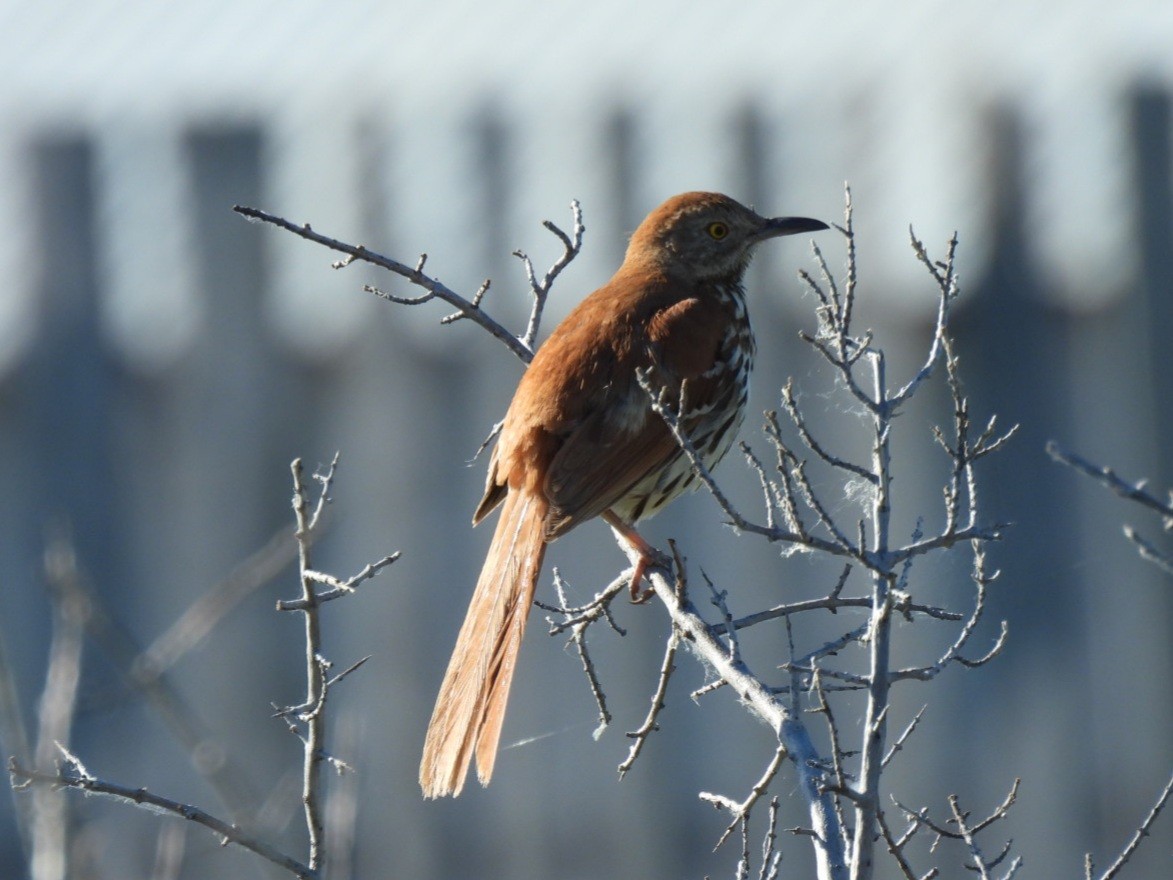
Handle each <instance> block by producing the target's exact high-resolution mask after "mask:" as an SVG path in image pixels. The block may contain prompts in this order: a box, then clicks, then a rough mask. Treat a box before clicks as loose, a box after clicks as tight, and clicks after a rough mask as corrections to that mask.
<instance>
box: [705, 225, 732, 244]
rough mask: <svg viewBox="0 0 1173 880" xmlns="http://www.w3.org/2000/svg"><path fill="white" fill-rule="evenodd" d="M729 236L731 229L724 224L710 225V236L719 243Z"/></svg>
mask: <svg viewBox="0 0 1173 880" xmlns="http://www.w3.org/2000/svg"><path fill="white" fill-rule="evenodd" d="M728 234H729V227H728V226H726V225H725V224H724V223H710V224H709V235H710V236H711V237H712V238H714V239H715V240H717V241H720V240H721V239H723V238H724V237H725V236H727V235H728Z"/></svg>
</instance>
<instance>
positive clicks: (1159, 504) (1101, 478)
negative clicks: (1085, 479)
mask: <svg viewBox="0 0 1173 880" xmlns="http://www.w3.org/2000/svg"><path fill="white" fill-rule="evenodd" d="M1047 455H1049V456H1051V458H1053V459H1054V460H1055V461H1057V462H1059V463H1060V464H1065V465H1067V466H1068V467H1069V468H1074V469H1075V470H1077V471H1081V472H1082V473H1085V474H1087V475H1088V476H1089V477H1091V478H1092V479H1093V480H1095V481H1096V482H1097V483H1099V484H1100V485H1101V486H1104V487H1106V488H1108V489H1110V490H1112V491H1113V492H1114V493H1116V494H1117V495H1119V496H1120V497H1121V498H1127V499H1128V500H1129V501H1135V502H1136V503H1137V504H1139V505H1141V506H1142V507H1147V508H1149V509H1150V510H1155V511H1156V512H1157V513H1159V514H1160V515H1161V516H1163V517H1173V503H1170V502H1168V501H1162V500H1161V499H1159V498H1157V497H1156V496H1155V495H1153V494H1152V493H1151V492H1149V491H1148V490H1147V489H1146V488H1145V487H1146V486H1147V485H1148V483H1147V482H1146V481H1145V480H1138V481H1137V482H1135V483H1130V482H1128V481H1127V480H1124V479H1121V478H1120V477H1119V476H1117V474H1116V472H1115V471H1114V470H1112V469H1111V468H1109V467H1099V466H1097V465H1094V464H1092V463H1091V462H1090V461H1088V460H1087V459H1086V458H1081V457H1080V456H1078V455H1076V454H1075V453H1073V452H1067V451H1065V450H1063V449H1062V448H1060V446H1059V444H1058V443H1056V442H1055V441H1054V440H1052V441H1050V442H1049V443H1048V444H1047Z"/></svg>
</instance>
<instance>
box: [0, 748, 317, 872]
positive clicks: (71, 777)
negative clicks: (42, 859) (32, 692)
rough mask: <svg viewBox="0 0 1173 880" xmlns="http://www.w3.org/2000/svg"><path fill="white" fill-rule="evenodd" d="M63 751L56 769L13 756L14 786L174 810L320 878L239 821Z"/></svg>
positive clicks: (279, 862) (226, 839)
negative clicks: (107, 774)
mask: <svg viewBox="0 0 1173 880" xmlns="http://www.w3.org/2000/svg"><path fill="white" fill-rule="evenodd" d="M61 751H62V753H63V754H64V756H65V757H64V760H63V761H62V763H61V766H60V767H59V768H58V771H57V772H56V773H43V772H40V771H37V770H29V769H26V768H25V767H23V766H21V765H20V764H19V763H17V761H16V759H11V760H10V761H9V762H8V772H9V773H10V774H11V775H12V778H13V786H14V787H17V788H27V787H28V786H30V785H49V786H52V787H54V788H76V789H79V790H81V791H85V792H88V793H90V794H98V795H109V796H110V797H113V798H116V799H118V800H120V801H124V802H126V803H130V804H134V805H135V806H138V807H141V808H143V809H146V810H150V811H152V812H159V811H162V812H164V813H170V814H172V815H175V816H179V817H180V818H181V819H187V820H188V821H191V822H195V823H196V824H198V825H203V826H204V827H205V828H208V829H210V830H211V831H213V832H215V833H216V834H217V835H218V836H219V837H220V839H221V841H222V842H223V843H235V844H236V845H237V846H240V847H243V848H244V849H247V850H250V851H251V852H254V853H256V854H257V855H259V856H261V857H262V858H264V859H267V860H268V861H270V862H272V863H273V864H274V865H277V866H278V867H280V868H283V869H284V870H286V871H288V872H289V873H291V874H293V875H294V876H296V877H302V878H305V880H316V878H317V877H318V872H317V871H315V870H313V869H312V868H309V867H307V866H306V865H303V864H302V863H301V862H298V861H297V860H296V859H291V858H290V857H289V856H287V855H285V854H284V853H282V852H280V851H278V850H276V849H274V848H273V847H271V846H269V845H268V844H266V843H264V842H262V841H260V840H257V839H256V838H254V837H252V836H250V835H249V834H247V833H245V832H244V831H243V830H242V829H241V828H240V827H239V826H237V825H235V824H232V823H229V822H225V821H224V820H222V819H219V818H217V817H216V816H213V815H212V814H211V813H208V812H206V811H204V810H201V809H200V808H199V807H194V806H192V805H190V804H183V803H180V802H179V801H173V800H170V799H169V798H165V797H160V796H159V795H156V794H152V793H151V792H149V791H147V790H146V789H145V788H129V787H127V786H124V785H118V784H117V783H113V782H107V781H106V780H103V779H99V778H98V777H96V776H93V775H92V774H90V773H89V771H87V770H86V769H85V767H84V766H82V764H81V762H80V761H78V760H77V759H76V758H75V757H73V756H72V755H70V754H69V752H68V751H66V750H65V749H64V748H62V750H61Z"/></svg>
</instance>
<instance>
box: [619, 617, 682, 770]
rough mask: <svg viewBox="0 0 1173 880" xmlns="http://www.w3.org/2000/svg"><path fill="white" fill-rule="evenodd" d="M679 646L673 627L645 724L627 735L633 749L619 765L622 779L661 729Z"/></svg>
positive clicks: (665, 647) (678, 637)
mask: <svg viewBox="0 0 1173 880" xmlns="http://www.w3.org/2000/svg"><path fill="white" fill-rule="evenodd" d="M679 646H680V633H679V632H678V631H677V630H676V627H673V628H672V632H671V633H670V634H669V635H668V641H667V643H666V644H665V646H664V659H663V661H662V662H661V663H660V674H659V677H658V678H657V679H656V690H655V692H654V693H653V694H652V702H651V706H650V707H649V708H648V714H647V717H646V718H644V723H643V724H641V725H640V726H639V727H637V728H636V729H635V730H633V731H631V732H630V733H628V734H627V735H628V736H629V737H630V738H631V748H630V750H628V752H627V757H626V758H625V759H624V760H623V763H622V764H620V765H619V778H620V779H622V778H623V777H624V776H626V775H627V771H628V770H630V769H631V768H632V765H634V764H635V761H636V758H638V757H639V753H640V752H642V751H643V747H644V744H645V743H646V742H647V740H648V737H649V736H651V735H652V733H654V732H655V731H657V730H659V729H660V725H659V723H658V721H657V719H658V718H659V717H660V712H661V711H662V710H663V709H664V705H665V703H664V696H665V695H666V694H667V693H668V680H669V679H670V678H671V677H672V673H673V672H674V671H675V670H676V649H677V648H678V647H679Z"/></svg>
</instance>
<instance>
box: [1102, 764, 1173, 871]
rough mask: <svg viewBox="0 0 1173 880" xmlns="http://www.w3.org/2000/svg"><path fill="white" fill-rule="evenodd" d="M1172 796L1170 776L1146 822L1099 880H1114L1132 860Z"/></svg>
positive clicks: (1172, 778) (1145, 819)
mask: <svg viewBox="0 0 1173 880" xmlns="http://www.w3.org/2000/svg"><path fill="white" fill-rule="evenodd" d="M1170 795H1173V776H1170V777H1169V781H1168V782H1166V783H1165V788H1164V790H1163V791H1162V792H1161V794H1160V796H1159V797H1158V798H1157V802H1156V803H1155V804H1153V808H1152V809H1151V810H1149V814H1148V815H1147V816H1145V818H1144V821H1143V822H1141V823H1140V826H1139V827H1138V828H1137V829H1136V833H1134V834H1133V835H1132V839H1131V840H1130V841H1128V845H1127V846H1125V847H1124V849H1123V850H1121V852H1120V855H1118V856H1117V857H1116V861H1114V862H1113V863H1112V864H1111V865H1110V866H1109V867H1108V869H1107V870H1106V871H1104V873H1103V874H1101V875H1100V877H1099V880H1112V878H1113V877H1115V876H1116V875H1117V874H1119V873H1120V870H1121V869H1122V868H1123V867H1124V866H1125V865H1126V864H1127V863H1128V860H1129V859H1130V858H1132V854H1133V853H1135V852H1136V850H1137V847H1139V846H1140V843H1141V841H1142V840H1144V839H1145V838H1146V837H1148V835H1149V832H1150V831H1151V830H1152V827H1153V825H1154V824H1155V823H1156V821H1157V817H1158V816H1160V815H1161V810H1163V809H1164V808H1165V805H1166V804H1167V803H1169V798H1170ZM1091 858H1092V856H1091V853H1088V854H1087V857H1086V861H1087V864H1088V877H1091Z"/></svg>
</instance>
